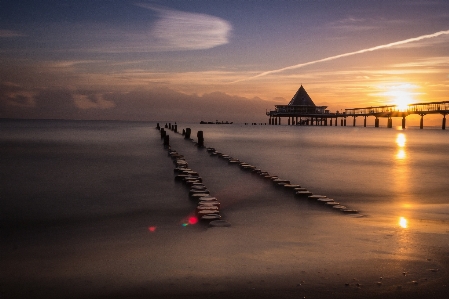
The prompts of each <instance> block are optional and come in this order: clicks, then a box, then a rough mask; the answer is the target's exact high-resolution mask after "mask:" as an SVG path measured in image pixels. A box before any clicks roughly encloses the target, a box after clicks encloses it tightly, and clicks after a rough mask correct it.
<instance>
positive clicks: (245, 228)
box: [0, 200, 449, 299]
mask: <svg viewBox="0 0 449 299" xmlns="http://www.w3.org/2000/svg"><path fill="white" fill-rule="evenodd" d="M223 215H224V216H225V217H226V219H227V220H228V221H229V222H230V223H231V224H232V226H231V227H229V228H217V227H214V228H208V227H207V226H204V225H194V226H187V227H183V226H182V225H181V222H182V221H180V222H178V223H176V222H175V221H173V220H174V219H176V215H174V216H173V217H172V216H169V215H167V217H165V218H164V219H165V220H164V221H161V222H159V223H157V225H156V230H155V231H154V232H151V231H149V230H148V219H147V218H148V217H146V216H145V215H136V216H135V217H133V220H132V221H130V220H129V219H128V218H126V219H121V218H120V217H117V218H114V219H109V220H108V219H103V220H102V221H97V220H95V221H94V220H92V221H89V220H85V221H82V222H80V223H72V224H58V225H56V224H53V225H52V226H50V227H48V225H42V227H35V228H33V229H29V228H27V229H22V230H15V231H13V232H11V231H10V232H9V233H6V232H7V231H6V232H5V230H4V231H3V232H5V233H4V236H2V239H3V242H2V247H1V252H2V257H1V274H0V278H1V285H0V292H1V298H8V299H9V298H198V297H200V298H449V296H448V295H449V288H448V283H449V275H448V271H449V267H448V265H449V234H448V230H446V229H447V227H445V225H446V224H445V223H433V224H432V223H423V222H420V223H419V225H420V227H421V228H422V229H419V227H418V228H416V229H413V228H407V229H403V228H401V227H399V226H398V225H396V223H395V221H390V220H392V219H378V218H375V217H372V216H369V217H364V218H352V217H349V216H343V215H340V214H338V213H334V212H330V211H329V212H328V211H324V210H322V208H320V207H313V206H311V207H310V206H306V205H305V204H304V205H302V204H298V203H297V202H295V201H293V200H292V201H291V202H290V203H289V204H283V205H278V204H277V203H276V202H273V203H265V204H263V203H261V204H259V205H254V204H251V205H235V207H228V208H227V209H226V212H225V213H224V214H223ZM161 219H162V218H161Z"/></svg>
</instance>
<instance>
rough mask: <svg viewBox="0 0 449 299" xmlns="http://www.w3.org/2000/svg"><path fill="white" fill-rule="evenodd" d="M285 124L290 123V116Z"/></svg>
mask: <svg viewBox="0 0 449 299" xmlns="http://www.w3.org/2000/svg"><path fill="white" fill-rule="evenodd" d="M287 125H290V116H289V117H288V121H287Z"/></svg>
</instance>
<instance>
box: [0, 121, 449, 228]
mask: <svg viewBox="0 0 449 299" xmlns="http://www.w3.org/2000/svg"><path fill="white" fill-rule="evenodd" d="M168 124H170V125H171V124H173V127H174V125H175V122H173V123H169V122H165V123H164V122H161V123H160V126H161V127H162V128H164V126H165V125H168ZM176 125H177V131H178V132H177V133H175V132H174V131H173V130H170V129H168V128H165V130H166V131H167V134H168V135H169V136H170V145H171V148H172V149H173V150H176V151H178V152H179V153H180V154H182V155H184V156H185V157H186V159H187V161H188V162H189V163H190V164H189V166H190V168H192V169H194V170H196V171H198V172H199V173H200V174H201V175H202V176H203V178H204V180H205V182H208V181H209V183H210V185H208V187H209V189H210V190H211V191H212V193H214V191H215V193H223V192H225V191H226V192H229V188H231V189H234V190H239V192H248V190H249V191H251V190H252V189H254V188H256V189H257V187H255V186H253V185H251V184H252V183H253V181H252V180H251V177H250V176H248V175H247V174H246V175H244V174H243V173H238V172H237V174H238V178H236V173H235V169H233V168H232V167H230V166H229V165H228V163H225V162H224V161H217V160H219V159H216V157H215V158H213V157H211V156H210V154H208V152H207V151H206V150H205V149H198V147H196V146H195V144H194V141H197V137H196V135H197V132H198V131H203V134H204V140H205V141H204V144H205V146H206V147H214V148H215V149H216V150H217V151H220V152H221V153H223V154H227V155H230V156H232V157H234V158H237V159H239V160H240V161H242V162H246V163H249V164H252V165H255V166H256V167H258V168H260V169H261V170H263V171H267V172H268V173H269V174H271V175H276V176H279V178H283V179H288V180H290V181H291V183H292V184H299V185H301V186H302V187H305V188H307V189H308V190H309V191H311V192H313V193H314V194H322V195H326V196H327V197H329V198H333V199H334V200H336V201H339V202H340V203H342V204H344V205H346V206H348V207H350V208H351V209H357V210H359V211H360V213H363V214H364V215H400V214H401V213H403V214H404V215H407V217H410V218H413V219H430V220H445V219H449V197H448V193H447V192H448V190H449V180H448V178H449V177H448V174H449V172H448V170H449V151H448V149H449V136H448V131H447V130H441V129H439V128H425V129H424V130H420V129H419V128H407V129H405V130H402V129H401V128H391V129H389V128H374V127H366V128H365V127H349V126H348V127H324V126H318V127H316V126H269V125H244V124H226V125H225V124H220V125H215V124H194V123H186V124H182V123H178V124H176ZM155 127H156V123H153V122H123V121H65V120H3V121H1V127H0V144H1V147H0V165H1V172H0V175H1V181H2V188H1V190H0V197H1V206H2V207H1V211H0V223H1V225H2V227H5V226H6V227H8V226H11V227H14V226H28V225H34V224H35V223H36V224H41V225H46V224H51V223H53V222H55V223H56V222H67V221H69V222H70V221H75V222H76V221H77V219H87V218H89V219H95V218H100V219H101V218H102V217H115V216H119V215H122V216H123V217H126V215H129V216H130V217H132V215H133V214H135V213H137V214H139V213H145V212H149V211H154V212H155V214H158V213H157V210H158V209H159V208H162V209H164V207H165V206H167V205H168V206H170V205H172V204H173V205H177V203H176V202H171V201H173V199H174V198H176V197H178V196H181V194H182V193H184V192H185V190H184V189H183V188H179V189H180V190H173V168H174V167H173V163H172V160H171V159H170V158H168V155H167V150H166V149H165V148H164V146H163V140H161V138H160V132H159V131H158V130H157V129H155ZM186 128H190V129H191V131H192V134H191V139H193V140H192V141H190V140H189V141H187V140H185V139H184V137H183V136H182V135H181V132H182V130H183V129H186ZM175 186H177V185H175ZM177 189H178V188H177ZM178 191H179V192H181V194H179V192H178ZM236 193H237V192H236ZM234 197H241V196H240V195H237V194H234ZM262 197H263V196H262ZM262 199H263V198H261V200H262ZM241 200H242V201H244V198H242V199H241ZM401 215H402V214H401ZM157 217H159V216H157Z"/></svg>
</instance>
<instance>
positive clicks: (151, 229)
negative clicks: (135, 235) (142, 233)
mask: <svg viewBox="0 0 449 299" xmlns="http://www.w3.org/2000/svg"><path fill="white" fill-rule="evenodd" d="M148 230H149V231H150V232H155V231H156V226H149V227H148Z"/></svg>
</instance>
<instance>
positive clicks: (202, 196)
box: [156, 124, 364, 226]
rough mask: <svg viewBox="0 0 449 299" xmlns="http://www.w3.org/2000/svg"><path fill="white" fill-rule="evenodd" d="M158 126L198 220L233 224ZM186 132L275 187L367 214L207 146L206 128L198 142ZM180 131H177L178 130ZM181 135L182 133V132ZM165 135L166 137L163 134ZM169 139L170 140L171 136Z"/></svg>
mask: <svg viewBox="0 0 449 299" xmlns="http://www.w3.org/2000/svg"><path fill="white" fill-rule="evenodd" d="M156 128H157V129H159V130H160V131H161V138H164V147H166V148H167V150H168V155H169V156H170V157H171V158H172V159H173V161H174V163H175V165H176V166H175V170H174V171H175V173H176V176H175V178H176V179H177V180H180V181H183V182H184V183H185V184H186V185H187V186H188V187H189V188H190V191H189V195H190V197H191V198H192V199H193V200H194V201H195V202H197V207H196V215H197V217H198V218H197V219H199V220H201V221H207V222H210V226H230V224H229V223H228V222H226V221H224V220H221V215H220V203H219V202H218V199H217V198H216V197H213V196H211V195H210V192H209V190H208V189H207V187H206V186H205V185H204V183H203V180H202V178H201V177H200V176H199V174H198V173H197V172H195V171H193V170H192V169H190V168H189V165H188V163H187V161H186V159H185V157H184V156H183V155H180V154H179V153H178V152H177V151H175V150H173V149H172V148H171V147H170V145H169V144H167V143H166V142H165V140H166V139H165V138H166V137H168V135H166V132H165V131H164V129H163V128H160V126H159V124H157V127H156ZM168 128H171V130H173V131H174V127H171V126H170V125H169V126H168ZM183 132H185V133H187V132H188V133H189V137H187V134H185V139H186V140H190V141H192V143H193V144H194V145H195V146H198V147H199V148H206V151H207V152H208V153H209V154H210V156H211V157H220V158H222V159H223V160H225V161H228V164H229V165H238V166H239V167H240V168H241V169H242V170H244V171H247V172H249V173H252V174H255V175H258V176H260V177H261V178H262V179H265V180H267V181H271V182H272V183H273V184H274V186H276V187H278V188H280V189H281V190H286V191H287V192H289V193H290V192H291V193H292V194H293V195H295V197H296V198H306V199H308V200H310V201H313V202H316V203H319V204H321V205H322V206H325V207H328V208H330V210H333V211H340V212H342V213H343V214H352V215H354V216H356V217H363V216H364V215H362V214H360V213H359V211H358V210H354V209H351V208H348V207H347V206H345V205H344V204H341V203H340V202H337V201H336V200H334V199H332V198H328V197H327V196H325V195H317V194H314V193H312V192H311V191H309V190H308V189H306V188H304V187H301V186H300V185H299V184H296V183H292V182H291V181H290V180H286V179H281V178H279V177H278V176H277V175H273V174H270V173H269V172H268V171H263V170H261V169H260V168H258V167H256V166H254V165H251V164H249V163H245V162H243V161H240V160H239V159H237V158H235V157H231V156H230V155H227V154H224V153H221V152H219V151H218V150H216V149H215V148H213V147H206V146H205V145H204V134H203V131H198V133H197V138H198V141H197V142H195V141H194V140H193V139H191V138H190V132H191V130H190V128H186V129H185V130H183ZM175 133H176V132H175ZM178 134H179V133H178ZM162 136H164V137H162ZM168 140H169V139H168Z"/></svg>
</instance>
